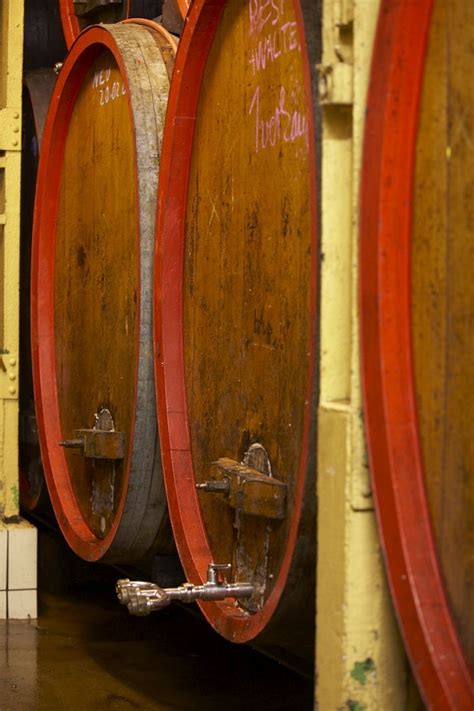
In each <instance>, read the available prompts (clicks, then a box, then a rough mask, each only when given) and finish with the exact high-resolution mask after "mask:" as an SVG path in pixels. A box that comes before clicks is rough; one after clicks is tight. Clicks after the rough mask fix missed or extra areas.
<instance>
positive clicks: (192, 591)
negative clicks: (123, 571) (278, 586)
mask: <svg viewBox="0 0 474 711" xmlns="http://www.w3.org/2000/svg"><path fill="white" fill-rule="evenodd" d="M231 570H232V566H231V565H230V563H209V566H208V569H207V582H205V583H204V584H203V585H193V584H192V583H184V584H183V585H180V586H179V587H177V588H160V587H159V586H158V585H155V584H154V583H147V582H143V581H139V580H137V581H131V580H128V579H123V580H118V581H117V585H116V591H117V596H118V599H119V602H120V603H121V604H122V605H126V606H127V608H128V611H129V612H130V613H131V614H132V615H137V616H140V617H142V616H144V615H149V614H150V612H154V611H155V610H161V609H162V608H163V607H166V606H167V605H169V604H170V602H171V601H172V600H180V601H181V602H185V603H190V602H194V601H195V600H203V601H206V600H208V601H209V600H225V599H227V598H235V599H237V600H238V599H239V598H247V597H251V596H252V595H253V593H254V586H253V585H252V584H251V583H228V582H220V581H219V571H225V572H226V573H230V571H231Z"/></svg>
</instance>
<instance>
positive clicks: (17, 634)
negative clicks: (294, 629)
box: [0, 583, 313, 711]
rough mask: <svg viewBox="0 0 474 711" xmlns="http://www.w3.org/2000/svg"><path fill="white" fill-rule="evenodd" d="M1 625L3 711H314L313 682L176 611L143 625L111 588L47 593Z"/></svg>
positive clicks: (0, 698)
mask: <svg viewBox="0 0 474 711" xmlns="http://www.w3.org/2000/svg"><path fill="white" fill-rule="evenodd" d="M39 610H40V613H39V615H40V616H39V618H38V620H37V621H31V622H30V623H27V622H2V623H0V711H37V710H38V711H62V710H63V709H64V710H66V709H67V711H76V710H77V711H83V710H84V711H89V710H90V711H95V710H97V711H102V710H108V709H114V710H115V709H119V710H122V709H123V710H126V709H163V711H164V710H166V711H168V710H178V711H181V710H183V711H184V710H188V709H189V710H192V711H194V710H196V711H201V710H203V711H204V710H205V711H213V710H214V709H216V710H217V709H219V710H221V709H222V710H225V711H233V710H234V709H235V710H236V711H237V710H239V711H241V710H243V711H253V710H254V709H255V710H257V709H258V710H259V711H260V710H262V711H265V710H267V709H268V711H270V709H271V710H272V711H293V710H294V711H309V710H310V709H312V705H313V702H312V682H311V681H309V680H306V679H303V678H302V677H300V676H298V675H297V674H295V673H293V672H291V671H290V670H288V669H286V668H284V667H282V666H280V665H278V664H276V663H275V662H273V661H271V660H269V659H267V658H266V657H263V656H262V655H260V654H259V653H257V652H255V651H253V650H251V649H250V648H248V647H242V646H236V645H231V644H229V643H227V642H226V641H225V640H223V639H221V638H220V637H219V636H218V635H216V634H215V633H214V632H213V631H212V630H211V629H210V628H209V627H208V626H207V624H206V623H204V622H203V621H202V620H201V619H197V618H196V617H194V616H192V615H191V614H189V613H188V612H187V611H186V610H183V609H180V608H179V607H176V606H172V607H171V608H168V609H167V610H166V611H164V612H162V613H160V614H159V615H158V614H157V615H155V616H152V617H149V618H145V619H137V618H132V617H130V616H129V615H128V613H127V612H126V611H125V610H124V609H123V608H122V607H121V606H120V605H118V604H117V602H116V600H115V597H114V594H113V589H112V587H111V586H110V584H108V583H107V584H104V585H102V586H100V585H99V586H97V585H93V586H91V585H90V584H89V585H83V586H82V587H81V588H76V589H75V590H74V591H72V592H67V593H66V594H62V595H53V594H50V593H48V594H42V595H41V596H40V608H39Z"/></svg>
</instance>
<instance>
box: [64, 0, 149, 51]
mask: <svg viewBox="0 0 474 711" xmlns="http://www.w3.org/2000/svg"><path fill="white" fill-rule="evenodd" d="M56 2H58V0H56ZM162 4H163V3H162V0H59V10H60V13H61V22H62V26H63V32H64V38H65V40H66V44H67V46H68V48H70V47H71V45H72V43H73V42H74V40H75V39H76V37H77V36H78V34H79V33H80V32H81V30H83V29H85V28H86V27H89V26H90V25H95V24H98V23H104V22H105V23H109V22H110V23H114V22H120V21H122V20H125V19H126V18H129V17H144V18H147V19H150V20H151V19H153V18H156V17H158V16H159V15H160V14H161V7H162Z"/></svg>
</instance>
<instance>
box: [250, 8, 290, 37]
mask: <svg viewBox="0 0 474 711" xmlns="http://www.w3.org/2000/svg"><path fill="white" fill-rule="evenodd" d="M284 7H285V0H249V19H250V34H251V35H254V34H259V33H260V32H261V31H262V30H263V28H264V27H265V25H267V24H268V23H270V24H271V25H273V26H275V25H277V24H278V22H279V21H280V17H281V16H282V15H283V13H284Z"/></svg>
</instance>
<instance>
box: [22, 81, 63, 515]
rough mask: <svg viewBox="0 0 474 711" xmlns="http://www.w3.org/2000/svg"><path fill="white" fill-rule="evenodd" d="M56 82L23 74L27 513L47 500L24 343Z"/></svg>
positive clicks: (28, 355) (27, 335)
mask: <svg viewBox="0 0 474 711" xmlns="http://www.w3.org/2000/svg"><path fill="white" fill-rule="evenodd" d="M55 81H56V74H55V72H54V71H53V69H37V70H34V71H32V72H29V73H28V74H27V75H26V76H25V79H24V86H23V136H22V145H23V150H22V156H21V157H22V166H21V181H22V182H21V264H20V362H21V383H20V424H19V433H20V435H19V439H20V448H19V456H20V462H19V463H20V506H21V508H22V509H23V510H26V511H33V510H35V509H36V508H37V506H38V505H39V503H40V501H42V499H44V498H45V496H46V497H47V493H46V485H45V483H44V474H43V467H42V464H41V455H40V448H39V440H38V432H37V426H36V416H35V407H34V398H33V379H32V364H31V339H30V274H31V236H32V231H33V207H34V200H35V191H36V176H37V172H38V161H39V154H40V150H41V143H42V139H43V129H44V123H45V121H46V114H47V111H48V106H49V101H50V98H51V95H52V92H53V88H54V84H55Z"/></svg>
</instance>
